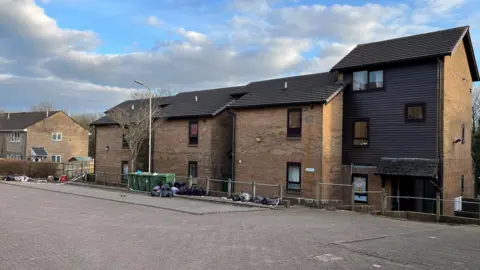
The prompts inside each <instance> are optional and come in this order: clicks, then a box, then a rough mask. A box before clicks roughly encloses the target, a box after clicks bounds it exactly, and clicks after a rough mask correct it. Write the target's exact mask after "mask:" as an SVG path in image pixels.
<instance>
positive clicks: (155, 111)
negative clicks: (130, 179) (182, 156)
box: [108, 100, 163, 171]
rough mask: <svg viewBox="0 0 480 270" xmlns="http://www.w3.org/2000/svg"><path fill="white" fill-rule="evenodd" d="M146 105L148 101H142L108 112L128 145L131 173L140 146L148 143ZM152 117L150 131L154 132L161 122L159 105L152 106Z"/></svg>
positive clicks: (147, 110)
mask: <svg viewBox="0 0 480 270" xmlns="http://www.w3.org/2000/svg"><path fill="white" fill-rule="evenodd" d="M147 104H148V100H144V101H141V102H139V104H137V106H134V105H132V106H131V107H117V108H114V109H113V110H111V111H109V112H108V116H110V118H111V119H112V120H113V121H115V122H116V123H117V124H118V127H119V128H121V129H122V132H123V136H124V139H125V141H126V142H127V143H128V148H129V150H130V159H131V161H132V162H131V170H132V171H135V164H136V161H137V157H138V155H139V153H140V150H141V149H142V146H143V145H144V144H145V143H148V138H149V125H150V123H149V120H150V116H149V106H148V105H147ZM152 116H153V119H152V130H155V129H156V128H157V127H159V126H160V125H161V123H162V122H163V118H162V117H161V107H160V106H159V104H155V103H154V104H152ZM152 135H153V134H152ZM150 154H151V153H150Z"/></svg>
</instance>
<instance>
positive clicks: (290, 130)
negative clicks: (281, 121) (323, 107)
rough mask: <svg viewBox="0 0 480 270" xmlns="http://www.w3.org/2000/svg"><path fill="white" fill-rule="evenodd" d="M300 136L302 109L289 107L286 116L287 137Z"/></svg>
mask: <svg viewBox="0 0 480 270" xmlns="http://www.w3.org/2000/svg"><path fill="white" fill-rule="evenodd" d="M301 136H302V109H289V110H288V116H287V137H301Z"/></svg>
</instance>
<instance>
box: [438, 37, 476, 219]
mask: <svg viewBox="0 0 480 270" xmlns="http://www.w3.org/2000/svg"><path fill="white" fill-rule="evenodd" d="M444 60H445V62H444V63H445V65H444V99H443V106H444V114H443V198H444V199H446V200H453V199H454V198H455V197H457V196H460V195H461V176H462V175H463V176H464V190H465V192H464V196H465V197H473V195H474V182H473V181H474V178H473V168H472V158H471V134H472V93H471V88H472V77H471V75H470V70H469V66H468V61H467V56H466V52H465V46H464V44H463V41H462V42H461V43H460V44H458V46H457V48H456V49H455V51H454V52H453V54H452V56H446V57H445V59H444ZM462 124H464V125H465V143H464V144H462V143H461V142H460V143H456V144H454V143H453V141H454V140H455V139H457V138H461V135H462ZM444 214H446V215H451V214H453V203H452V202H445V204H444Z"/></svg>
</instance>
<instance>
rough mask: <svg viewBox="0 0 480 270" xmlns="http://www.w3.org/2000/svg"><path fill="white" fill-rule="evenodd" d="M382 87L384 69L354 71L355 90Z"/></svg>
mask: <svg viewBox="0 0 480 270" xmlns="http://www.w3.org/2000/svg"><path fill="white" fill-rule="evenodd" d="M381 88H383V70H375V71H367V70H362V71H357V72H354V73H353V91H362V90H368V89H381Z"/></svg>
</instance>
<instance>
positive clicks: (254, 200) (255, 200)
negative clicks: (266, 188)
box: [253, 196, 264, 203]
mask: <svg viewBox="0 0 480 270" xmlns="http://www.w3.org/2000/svg"><path fill="white" fill-rule="evenodd" d="M263 199H264V198H263V197H262V196H256V197H254V198H253V202H254V203H262V202H263Z"/></svg>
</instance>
